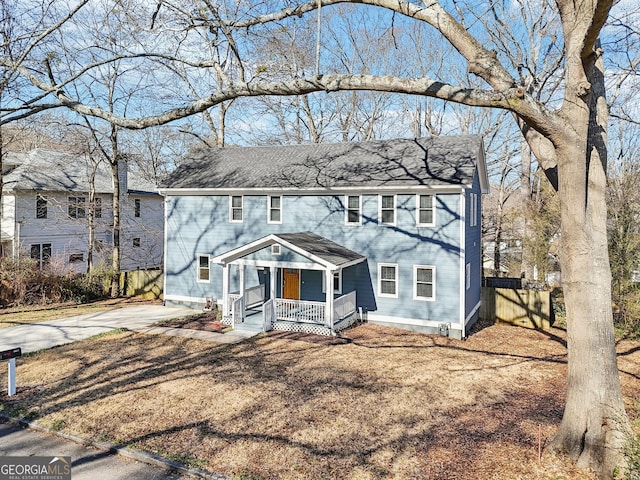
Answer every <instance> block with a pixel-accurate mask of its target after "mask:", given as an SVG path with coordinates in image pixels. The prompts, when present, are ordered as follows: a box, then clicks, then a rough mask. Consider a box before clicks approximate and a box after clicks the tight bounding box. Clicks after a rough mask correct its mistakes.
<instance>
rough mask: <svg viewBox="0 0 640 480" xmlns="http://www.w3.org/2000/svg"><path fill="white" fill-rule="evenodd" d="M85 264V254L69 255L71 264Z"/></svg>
mask: <svg viewBox="0 0 640 480" xmlns="http://www.w3.org/2000/svg"><path fill="white" fill-rule="evenodd" d="M79 262H84V253H72V254H71V255H69V263H79Z"/></svg>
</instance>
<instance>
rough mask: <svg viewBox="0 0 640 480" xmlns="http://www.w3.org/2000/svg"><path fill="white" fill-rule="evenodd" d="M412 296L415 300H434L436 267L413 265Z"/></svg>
mask: <svg viewBox="0 0 640 480" xmlns="http://www.w3.org/2000/svg"><path fill="white" fill-rule="evenodd" d="M413 280H414V282H413V298H415V299H416V300H435V298H436V268H435V267H431V266H426V265H415V266H414V267H413Z"/></svg>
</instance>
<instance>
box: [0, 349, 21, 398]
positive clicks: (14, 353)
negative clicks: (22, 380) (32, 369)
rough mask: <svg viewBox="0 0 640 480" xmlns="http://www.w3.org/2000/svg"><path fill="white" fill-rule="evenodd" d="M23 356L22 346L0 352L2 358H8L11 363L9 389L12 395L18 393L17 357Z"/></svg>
mask: <svg viewBox="0 0 640 480" xmlns="http://www.w3.org/2000/svg"><path fill="white" fill-rule="evenodd" d="M21 356H22V349H21V348H20V347H18V348H12V349H10V350H4V351H1V352H0V359H2V360H7V361H8V362H7V363H8V364H9V375H8V377H9V380H8V384H9V385H8V390H9V396H10V397H11V396H12V395H15V394H16V357H21Z"/></svg>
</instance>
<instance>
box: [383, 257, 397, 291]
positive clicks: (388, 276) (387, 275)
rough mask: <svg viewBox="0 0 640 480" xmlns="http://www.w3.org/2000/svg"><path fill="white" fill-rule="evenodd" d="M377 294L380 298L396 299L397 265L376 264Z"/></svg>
mask: <svg viewBox="0 0 640 480" xmlns="http://www.w3.org/2000/svg"><path fill="white" fill-rule="evenodd" d="M378 292H379V294H380V296H381V297H394V298H397V297H398V265H395V264H389V263H380V264H378Z"/></svg>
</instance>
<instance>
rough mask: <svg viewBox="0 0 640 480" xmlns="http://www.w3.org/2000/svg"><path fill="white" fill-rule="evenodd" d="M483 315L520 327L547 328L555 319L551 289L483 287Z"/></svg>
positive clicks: (481, 316)
mask: <svg viewBox="0 0 640 480" xmlns="http://www.w3.org/2000/svg"><path fill="white" fill-rule="evenodd" d="M480 318H482V319H483V320H488V321H491V322H502V323H510V324H512V325H517V326H520V327H527V328H541V329H547V328H549V327H550V326H551V324H552V323H553V306H552V302H551V292H549V291H538V290H525V289H511V288H494V287H482V304H481V306H480Z"/></svg>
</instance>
